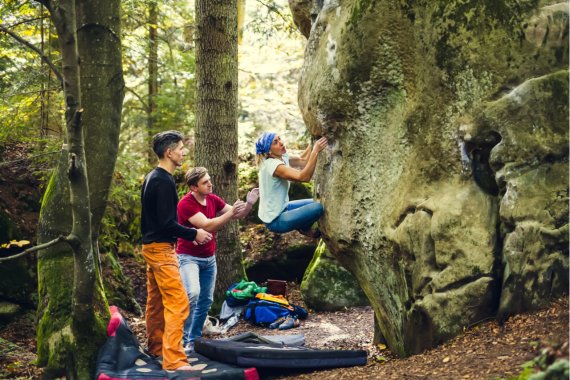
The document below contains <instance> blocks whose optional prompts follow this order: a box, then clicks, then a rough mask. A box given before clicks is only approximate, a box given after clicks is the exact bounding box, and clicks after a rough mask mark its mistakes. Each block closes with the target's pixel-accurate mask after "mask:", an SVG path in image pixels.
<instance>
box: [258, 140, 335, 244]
mask: <svg viewBox="0 0 570 380" xmlns="http://www.w3.org/2000/svg"><path fill="white" fill-rule="evenodd" d="M326 146H327V139H326V137H321V138H320V139H319V140H317V141H316V142H315V145H314V146H313V149H310V146H308V147H307V149H306V150H305V151H304V152H303V154H301V156H289V154H288V153H287V150H286V149H285V144H283V141H281V138H280V137H279V136H278V135H277V133H274V132H263V134H262V135H261V136H260V137H259V139H258V140H257V143H256V144H255V152H256V154H257V157H256V163H257V165H258V167H259V195H260V203H259V213H258V215H259V219H261V220H262V221H263V222H264V223H265V225H266V226H267V228H268V229H269V230H270V231H272V232H278V233H283V232H288V231H293V230H298V231H299V232H300V233H302V234H303V235H306V236H310V237H318V236H319V235H320V233H319V231H318V230H311V225H312V224H313V223H314V222H315V221H317V220H318V219H319V218H320V217H321V215H322V214H323V211H324V209H323V206H322V205H321V204H320V203H319V202H316V201H315V200H313V199H300V200H296V201H291V202H289V185H290V183H289V181H295V182H309V181H310V180H311V178H312V177H313V173H314V172H315V167H316V165H317V156H318V155H319V153H320V152H321V151H322V150H323V149H324V148H325V147H326ZM294 167H299V168H301V169H300V170H298V169H295V168H294Z"/></svg>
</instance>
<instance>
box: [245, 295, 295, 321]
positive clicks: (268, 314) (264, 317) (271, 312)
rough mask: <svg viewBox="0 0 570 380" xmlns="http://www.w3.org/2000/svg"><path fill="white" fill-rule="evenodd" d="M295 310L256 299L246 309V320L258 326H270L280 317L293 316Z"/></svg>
mask: <svg viewBox="0 0 570 380" xmlns="http://www.w3.org/2000/svg"><path fill="white" fill-rule="evenodd" d="M293 311H294V308H293V307H292V306H285V305H282V304H279V303H277V302H273V301H265V300H260V299H254V300H251V301H249V303H248V304H247V305H246V307H245V312H244V315H243V317H244V319H245V320H246V321H248V322H250V323H253V324H256V325H269V324H271V323H273V322H275V321H276V320H277V319H278V318H280V317H285V316H287V315H290V314H292V313H293Z"/></svg>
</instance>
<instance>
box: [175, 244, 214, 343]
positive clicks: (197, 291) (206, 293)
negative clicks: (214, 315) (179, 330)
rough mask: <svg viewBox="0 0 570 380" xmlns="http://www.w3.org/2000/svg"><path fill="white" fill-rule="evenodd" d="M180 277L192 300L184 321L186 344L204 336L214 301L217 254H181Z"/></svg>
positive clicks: (184, 339) (179, 258)
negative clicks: (205, 325) (203, 328)
mask: <svg viewBox="0 0 570 380" xmlns="http://www.w3.org/2000/svg"><path fill="white" fill-rule="evenodd" d="M178 262H179V264H180V277H182V283H183V284H184V288H185V289H186V294H188V300H189V301H190V313H189V314H188V318H186V321H185V322H184V335H183V343H184V345H185V346H186V345H187V344H188V343H190V342H194V340H196V339H197V338H199V337H201V336H202V327H203V326H204V322H205V321H206V318H207V317H208V311H209V310H210V306H212V302H213V301H214V286H215V284H216V274H217V272H218V268H217V265H216V256H210V257H194V256H191V255H185V254H179V255H178Z"/></svg>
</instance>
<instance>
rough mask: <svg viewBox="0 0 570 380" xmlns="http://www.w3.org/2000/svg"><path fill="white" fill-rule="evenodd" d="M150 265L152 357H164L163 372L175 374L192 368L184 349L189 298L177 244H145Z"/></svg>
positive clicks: (148, 303) (148, 315) (148, 314)
mask: <svg viewBox="0 0 570 380" xmlns="http://www.w3.org/2000/svg"><path fill="white" fill-rule="evenodd" d="M142 254H143V256H144V259H145V261H146V264H147V266H146V288H147V294H148V297H147V301H146V334H147V338H148V350H149V351H150V353H151V354H153V355H156V356H160V355H162V368H163V369H167V370H175V369H177V368H179V367H182V366H184V365H188V358H187V357H186V354H185V353H184V348H183V347H182V332H183V330H184V320H186V317H187V316H188V311H189V306H188V305H189V303H188V296H187V295H186V291H185V290H184V285H183V284H182V280H181V278H180V272H179V271H178V260H177V259H176V252H175V251H174V244H170V243H150V244H143V247H142Z"/></svg>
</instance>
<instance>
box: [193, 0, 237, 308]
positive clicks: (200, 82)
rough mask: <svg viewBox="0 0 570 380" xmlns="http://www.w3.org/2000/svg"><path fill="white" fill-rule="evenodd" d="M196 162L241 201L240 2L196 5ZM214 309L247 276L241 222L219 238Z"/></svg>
mask: <svg viewBox="0 0 570 380" xmlns="http://www.w3.org/2000/svg"><path fill="white" fill-rule="evenodd" d="M196 24H197V33H196V84H197V92H196V93H197V99H196V104H197V106H196V132H195V134H196V164H197V165H199V166H205V167H206V168H208V171H209V173H210V176H211V177H212V181H213V183H214V192H215V193H216V194H218V195H220V196H221V197H222V198H223V199H224V200H225V201H226V202H227V203H229V204H232V203H233V202H234V201H235V200H236V199H237V163H238V157H237V142H238V134H237V91H238V62H237V0H197V1H196ZM216 239H217V251H216V256H217V261H218V281H217V284H216V291H215V299H216V305H218V304H220V303H221V302H222V301H223V298H224V292H225V290H227V288H228V286H229V285H231V284H232V283H233V282H235V281H236V280H238V279H240V278H241V277H242V276H243V275H244V270H243V266H242V263H241V259H242V255H241V249H240V244H239V233H238V226H237V222H235V221H233V222H231V223H229V224H228V225H226V226H225V227H224V228H222V229H221V230H220V231H219V232H218V233H217V236H216Z"/></svg>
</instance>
